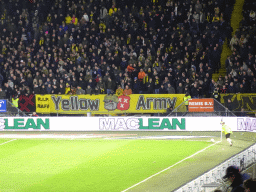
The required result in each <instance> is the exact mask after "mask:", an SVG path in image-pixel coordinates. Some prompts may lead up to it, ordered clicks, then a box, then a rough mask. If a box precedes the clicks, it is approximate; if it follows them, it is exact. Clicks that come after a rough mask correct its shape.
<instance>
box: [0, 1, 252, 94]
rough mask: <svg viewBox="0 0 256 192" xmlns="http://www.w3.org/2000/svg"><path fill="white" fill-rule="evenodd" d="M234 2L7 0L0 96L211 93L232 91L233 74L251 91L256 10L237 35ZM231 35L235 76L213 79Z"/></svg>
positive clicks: (2, 11)
mask: <svg viewBox="0 0 256 192" xmlns="http://www.w3.org/2000/svg"><path fill="white" fill-rule="evenodd" d="M233 4H234V0H225V1H224V0H215V1H206V0H182V1H174V0H163V1H158V0H152V1H147V0H142V1H135V0H130V1H125V0H120V1H116V2H115V1H114V0H113V1H112V0H90V1H89V0H73V1H64V0H55V1H51V0H39V1H37V2H35V1H34V2H33V1H22V0H13V1H11V0H2V1H1V6H0V15H1V21H0V85H1V87H2V88H1V90H0V96H1V97H5V98H10V97H12V96H17V95H20V94H31V93H33V94H101V93H105V94H110V93H115V92H116V90H117V88H119V90H120V89H123V90H125V89H126V90H129V91H126V93H129V94H130V93H152V94H158V93H160V94H161V93H189V94H190V95H191V96H192V98H196V97H211V96H212V93H213V92H214V90H215V88H216V87H221V88H220V92H222V93H225V89H226V88H227V87H229V86H230V85H231V83H232V82H233V79H234V83H233V84H235V86H237V85H236V81H238V82H239V83H240V84H239V87H240V86H241V85H244V87H245V88H244V90H245V91H244V92H256V90H255V89H256V79H255V78H254V70H255V58H254V55H255V50H254V49H253V42H255V35H254V34H255V22H254V21H255V13H254V14H253V12H251V11H249V10H248V11H249V13H250V14H249V18H250V22H248V21H247V15H248V14H247V12H246V13H245V19H244V20H243V21H242V26H241V28H240V30H239V31H237V32H236V36H234V37H232V36H231V34H232V28H231V27H230V18H231V13H232V9H233V8H232V7H233ZM246 14H247V15H246ZM248 29H249V30H250V31H252V32H253V33H249V34H248ZM225 38H227V39H228V40H231V41H230V45H231V48H232V50H233V54H232V55H231V56H230V57H229V58H228V59H227V61H226V67H227V70H228V74H227V77H225V78H224V79H222V77H220V79H219V81H218V82H214V81H213V80H212V74H213V73H214V72H218V70H219V68H220V55H221V52H222V44H223V41H224V40H225ZM235 38H238V40H236V39H235ZM234 39H235V40H234ZM247 53H249V54H247ZM248 62H251V63H250V64H249V63H248ZM232 63H233V65H232ZM246 66H247V68H246ZM250 69H251V71H250ZM240 70H242V71H240ZM235 74H236V75H235ZM236 77H237V78H236ZM231 79H232V80H231ZM244 81H245V83H244ZM250 82H252V83H251V84H250ZM225 86H226V88H225ZM250 88H251V89H250ZM119 90H118V91H119ZM226 92H232V91H230V88H227V90H226ZM235 92H241V89H237V90H236V91H235Z"/></svg>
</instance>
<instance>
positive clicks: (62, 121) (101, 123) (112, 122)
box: [0, 117, 256, 132]
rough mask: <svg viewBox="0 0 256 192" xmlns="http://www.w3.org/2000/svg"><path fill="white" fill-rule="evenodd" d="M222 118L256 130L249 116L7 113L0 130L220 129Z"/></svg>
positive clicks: (0, 120) (232, 124) (234, 128)
mask: <svg viewBox="0 0 256 192" xmlns="http://www.w3.org/2000/svg"><path fill="white" fill-rule="evenodd" d="M221 120H223V121H224V122H225V123H226V124H227V125H228V126H230V127H231V128H232V131H246V132H256V118H248V117H8V118H0V130H2V131H3V130H5V131H8V130H12V131H14V130H15V131H16V130H17V131H19V130H20V131H26V130H27V131H37V130H38V131H44V130H45V131H221V125H220V121H221Z"/></svg>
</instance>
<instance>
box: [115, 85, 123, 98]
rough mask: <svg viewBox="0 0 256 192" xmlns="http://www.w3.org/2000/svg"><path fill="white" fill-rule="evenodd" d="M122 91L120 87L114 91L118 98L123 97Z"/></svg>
mask: <svg viewBox="0 0 256 192" xmlns="http://www.w3.org/2000/svg"><path fill="white" fill-rule="evenodd" d="M123 92H124V90H123V89H122V87H121V85H119V86H118V89H116V95H117V96H118V97H119V96H121V95H123Z"/></svg>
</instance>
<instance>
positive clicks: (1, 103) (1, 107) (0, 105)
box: [0, 100, 7, 112]
mask: <svg viewBox="0 0 256 192" xmlns="http://www.w3.org/2000/svg"><path fill="white" fill-rule="evenodd" d="M6 106H7V102H6V100H0V112H6V108H7V107H6Z"/></svg>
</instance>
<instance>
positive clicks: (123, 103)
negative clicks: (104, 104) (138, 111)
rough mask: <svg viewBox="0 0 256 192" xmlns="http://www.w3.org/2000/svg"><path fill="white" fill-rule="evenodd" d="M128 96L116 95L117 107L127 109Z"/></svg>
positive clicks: (128, 105) (122, 109)
mask: <svg viewBox="0 0 256 192" xmlns="http://www.w3.org/2000/svg"><path fill="white" fill-rule="evenodd" d="M130 99H131V98H130V97H129V96H124V95H122V96H119V97H118V104H117V109H119V110H121V111H124V110H128V109H129V108H130Z"/></svg>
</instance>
